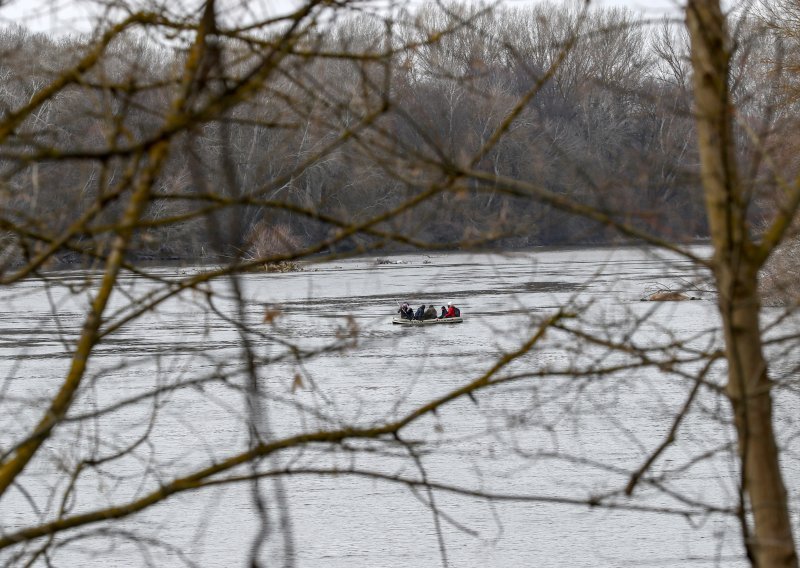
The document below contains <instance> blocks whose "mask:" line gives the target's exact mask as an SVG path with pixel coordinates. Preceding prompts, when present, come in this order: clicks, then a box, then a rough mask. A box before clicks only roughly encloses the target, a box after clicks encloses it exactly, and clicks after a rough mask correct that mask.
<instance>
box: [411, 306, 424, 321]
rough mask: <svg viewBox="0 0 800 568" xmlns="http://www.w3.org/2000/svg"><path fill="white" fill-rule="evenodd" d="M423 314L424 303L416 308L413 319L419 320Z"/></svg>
mask: <svg viewBox="0 0 800 568" xmlns="http://www.w3.org/2000/svg"><path fill="white" fill-rule="evenodd" d="M424 314H425V304H422V305H421V306H420V307H418V308H417V311H416V312H415V313H414V319H415V320H421V319H422V316H423V315H424Z"/></svg>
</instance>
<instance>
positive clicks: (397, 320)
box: [392, 317, 464, 326]
mask: <svg viewBox="0 0 800 568" xmlns="http://www.w3.org/2000/svg"><path fill="white" fill-rule="evenodd" d="M463 321H464V319H463V318H460V317H459V318H442V319H430V320H407V319H402V318H392V323H393V324H395V325H411V326H415V325H416V326H424V325H445V324H452V323H463Z"/></svg>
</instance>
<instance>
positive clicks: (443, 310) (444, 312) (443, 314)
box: [438, 306, 447, 319]
mask: <svg viewBox="0 0 800 568" xmlns="http://www.w3.org/2000/svg"><path fill="white" fill-rule="evenodd" d="M446 315H447V308H445V307H444V306H442V313H441V314H439V318H438V319H442V318H443V317H445V316H446Z"/></svg>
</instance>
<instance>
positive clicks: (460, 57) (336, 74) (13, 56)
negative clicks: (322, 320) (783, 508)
mask: <svg viewBox="0 0 800 568" xmlns="http://www.w3.org/2000/svg"><path fill="white" fill-rule="evenodd" d="M392 16H393V17H392V18H391V20H390V19H389V18H388V17H387V15H386V14H348V15H347V16H346V17H340V18H333V19H332V20H331V21H328V22H324V23H322V24H319V25H318V27H317V28H316V29H313V30H309V32H308V34H307V35H306V36H304V38H303V42H302V43H303V45H301V46H298V49H297V52H296V53H292V54H288V55H287V56H286V57H285V58H282V60H281V61H280V62H278V63H276V65H277V67H276V72H277V75H278V76H277V77H276V78H275V79H274V80H272V81H271V82H270V84H269V85H268V86H262V87H259V88H257V89H254V90H253V91H252V92H249V93H247V96H246V100H243V101H242V104H240V105H238V106H237V107H236V108H232V109H230V110H229V111H227V112H226V113H224V115H223V116H215V117H213V118H212V119H209V120H206V121H203V122H202V124H201V125H199V126H198V127H197V128H196V129H195V132H194V133H195V134H197V136H194V137H193V139H192V141H191V142H188V138H186V143H182V144H178V145H176V146H175V147H173V149H172V150H171V152H170V155H169V157H168V159H167V161H166V164H165V165H164V167H163V169H162V171H161V172H160V174H159V179H158V188H157V192H156V195H155V196H154V197H155V199H153V201H152V202H151V203H150V204H149V205H148V211H147V219H148V220H149V222H150V226H149V227H146V228H141V229H139V230H138V231H137V237H136V238H137V240H138V243H139V245H138V247H137V254H139V255H140V256H141V257H144V258H147V257H152V258H157V259H168V258H195V259H196V258H204V257H207V256H209V255H210V254H211V253H210V251H211V250H212V249H213V248H214V247H213V246H212V245H211V244H210V240H212V239H213V238H222V240H224V241H225V244H224V247H227V248H230V249H231V250H230V251H228V253H229V254H234V252H233V251H238V254H244V255H245V256H248V255H249V256H258V255H259V254H262V253H264V252H265V251H270V252H280V251H283V250H287V249H289V248H292V247H294V246H298V245H302V246H306V245H309V244H311V243H315V242H318V241H319V240H320V239H322V238H325V237H326V236H327V235H329V234H330V232H331V230H332V226H331V224H330V223H329V222H327V219H328V218H336V219H339V220H340V221H343V222H358V221H359V219H365V218H368V217H370V216H372V215H374V214H375V212H376V211H389V210H390V209H391V208H392V207H394V206H397V205H398V204H399V203H402V202H404V201H405V200H407V199H408V198H409V197H410V196H413V195H415V194H419V193H420V192H421V191H423V190H424V188H427V187H429V186H430V184H432V183H437V176H441V175H442V171H441V169H440V168H439V166H438V164H435V165H433V166H432V167H426V165H425V163H424V160H418V159H416V158H417V157H419V156H421V155H426V154H430V153H435V154H436V155H437V157H438V158H439V159H440V160H444V161H446V162H449V163H452V164H459V163H460V161H463V160H464V159H465V157H466V156H473V155H475V154H476V152H478V151H479V150H480V148H481V146H482V145H484V144H486V143H487V137H488V136H489V135H490V133H491V132H492V131H494V130H495V129H496V128H497V127H498V126H499V125H500V123H501V122H502V121H503V120H504V118H505V117H506V116H507V115H508V113H509V112H510V111H511V110H512V109H513V108H514V105H516V104H518V103H519V100H520V97H522V96H524V95H525V94H526V93H528V92H529V91H531V89H532V88H534V90H535V91H536V92H535V97H530V101H529V102H528V103H527V104H526V105H525V106H524V108H523V109H522V110H521V112H519V113H517V114H516V116H515V119H514V121H513V124H512V125H510V128H509V129H508V132H507V135H506V136H504V137H503V139H502V140H501V141H499V143H497V144H494V145H493V146H492V147H491V148H490V149H489V150H488V151H487V152H485V153H484V154H482V155H481V156H480V159H479V160H478V161H477V163H476V164H474V166H475V167H476V168H477V169H480V170H481V171H484V172H486V173H487V174H498V175H502V176H505V177H508V178H511V179H516V180H523V181H526V182H532V183H535V184H539V185H541V186H543V187H545V188H547V190H548V191H551V192H553V193H554V194H556V195H563V196H565V197H568V198H571V199H577V200H580V201H582V202H585V203H586V204H588V205H591V206H593V207H597V208H599V209H601V210H603V211H606V212H608V213H609V214H611V215H615V216H618V217H620V219H621V220H624V221H626V222H629V223H631V224H632V225H634V226H637V227H640V228H642V229H645V230H647V231H649V232H652V233H653V234H657V235H659V236H661V237H663V238H664V239H669V240H675V241H687V240H692V239H696V238H704V237H707V236H708V228H707V223H706V220H705V212H704V209H703V201H702V196H701V194H700V192H699V191H698V190H697V184H698V176H697V174H698V168H697V163H698V156H697V150H696V146H695V143H694V125H693V121H692V117H691V103H690V98H689V97H690V93H689V91H690V89H689V85H688V80H689V74H688V71H687V53H688V51H687V50H688V43H687V39H686V37H685V33H681V32H680V31H679V30H678V29H676V28H675V26H674V25H672V24H670V23H669V22H666V21H665V22H663V23H660V24H658V25H655V26H644V25H641V24H640V23H637V21H636V18H635V17H634V15H633V14H632V13H630V12H627V11H625V10H623V9H618V8H608V9H595V10H591V11H588V12H585V11H582V10H580V9H579V8H578V7H575V6H570V5H564V4H542V5H533V6H518V7H507V8H502V9H500V8H496V9H486V8H482V7H480V6H479V5H459V4H450V5H445V6H432V7H424V8H420V9H419V10H417V11H413V12H408V11H404V10H400V11H399V12H398V13H396V14H392ZM751 20H753V18H752V17H750V19H749V20H747V18H745V17H743V18H742V22H741V26H742V27H743V28H745V27H748V26H749V29H750V30H751V31H750V32H748V33H750V35H751V36H752V37H753V38H759V39H760V43H758V45H752V46H749V47H748V49H747V54H746V56H742V58H741V61H739V62H738V63H739V68H737V69H736V71H735V72H736V74H737V77H736V84H737V88H736V90H735V93H734V95H735V96H737V97H739V98H741V100H742V101H743V103H744V104H743V107H742V108H745V109H746V112H747V116H746V118H747V119H748V120H754V121H757V120H759V119H760V117H762V116H763V114H764V113H765V112H767V105H768V104H770V103H771V101H763V100H757V99H756V98H754V97H752V96H751V93H750V89H751V88H752V86H753V85H757V84H758V83H759V81H760V80H762V78H763V76H764V75H765V74H766V73H767V72H768V70H769V63H768V61H769V56H770V55H772V53H771V52H773V51H774V50H775V47H774V46H773V45H770V44H769V42H766V41H765V40H764V39H763V37H764V36H763V34H756V33H753V32H754V31H755V29H756V28H757V25H756V22H755V21H754V20H753V21H751ZM389 22H390V23H391V25H390V24H389ZM743 33H744V32H743ZM279 34H280V30H277V29H268V30H266V31H262V33H261V34H260V35H252V36H246V37H245V36H243V35H241V34H240V35H238V36H237V37H227V38H221V39H220V42H222V43H224V44H225V47H226V49H225V54H224V55H223V56H222V57H224V59H225V62H224V65H225V69H226V71H225V73H226V74H229V75H230V76H218V77H216V78H209V81H216V83H217V85H216V86H215V88H219V89H224V88H225V85H224V84H225V82H226V81H231V80H235V79H236V77H237V76H239V77H241V76H243V75H246V74H247V73H248V72H249V70H250V68H251V66H252V63H253V60H254V58H256V57H257V55H254V54H257V53H258V52H259V50H265V49H268V48H269V46H270V45H272V43H273V42H274V41H275V38H276V37H277V36H278V35H279ZM432 38H435V41H432ZM94 39H95V38H87V37H65V38H59V37H48V36H46V35H42V34H36V33H32V32H29V31H27V30H25V29H24V28H19V27H18V28H6V29H4V30H3V31H2V33H1V34H0V53H2V54H3V57H2V59H1V60H0V61H1V62H0V76H2V77H4V80H3V81H2V87H0V109H5V110H4V111H3V112H5V113H7V112H9V111H10V110H11V109H17V108H20V107H22V106H24V105H25V104H26V103H27V102H28V101H30V100H31V98H32V97H33V96H34V95H35V94H36V93H37V91H38V90H39V89H41V88H42V86H43V85H46V84H47V83H48V82H50V81H51V80H52V78H53V77H54V76H57V75H58V74H59V73H61V72H62V71H64V70H65V69H68V68H70V66H71V65H73V64H74V63H75V62H76V61H79V60H80V59H81V58H85V57H87V55H89V56H90V55H91V53H90V52H91V50H92V49H93V46H94V43H93V40H94ZM181 41H182V40H181V38H180V37H178V38H173V39H171V40H159V39H158V38H153V37H152V36H148V35H147V34H144V33H141V32H139V31H134V30H131V31H129V32H128V31H126V32H124V33H120V34H117V35H114V37H113V38H112V39H110V40H109V44H108V46H106V47H105V48H104V53H103V57H102V58H99V60H98V61H97V62H96V64H95V65H93V66H92V67H91V69H87V72H86V73H85V74H84V75H82V76H81V77H79V78H77V79H75V80H74V81H72V82H71V84H70V85H68V86H67V87H66V88H64V89H63V90H61V91H60V92H59V93H58V95H57V96H55V97H53V98H52V99H50V100H48V101H47V103H46V104H45V105H42V106H41V107H40V108H37V110H36V112H35V113H32V114H31V115H30V116H28V117H26V118H25V120H24V122H23V124H21V125H20V127H19V129H18V132H17V138H16V140H14V141H13V143H11V144H6V145H5V146H4V148H3V149H2V153H0V173H2V179H3V180H4V182H3V186H2V189H3V193H4V201H5V206H6V208H7V209H8V210H9V211H12V212H13V215H14V218H15V220H16V222H18V223H19V224H21V225H22V226H25V227H27V228H28V229H29V230H31V231H34V232H37V231H43V232H45V233H48V232H51V231H52V232H54V233H57V232H58V231H61V230H63V229H64V228H65V227H66V226H67V225H68V223H69V222H70V219H71V218H72V217H73V216H74V215H76V214H80V212H83V211H86V210H87V208H89V207H91V204H92V203H93V202H95V201H96V200H97V199H98V191H99V190H98V188H100V187H102V185H103V183H105V181H104V180H102V179H101V177H103V176H106V177H110V179H114V178H120V177H122V176H125V170H124V163H123V161H122V160H118V159H117V158H116V157H115V156H113V155H112V156H109V157H107V159H106V160H105V163H103V164H101V163H100V160H93V159H92V158H93V155H94V156H97V155H99V154H100V153H103V152H104V151H105V150H106V149H107V148H109V147H112V148H116V149H117V150H116V152H117V154H119V155H120V156H121V155H123V154H124V153H125V152H130V151H132V150H131V148H132V147H134V146H136V144H137V141H140V140H142V139H146V138H147V137H148V136H149V135H151V134H152V133H154V132H157V131H158V129H159V127H160V126H161V122H162V118H163V116H164V115H165V114H166V113H167V112H168V111H169V105H170V96H169V95H170V87H171V86H172V85H174V83H175V81H176V80H177V79H176V77H175V72H176V69H179V68H180V65H181V62H182V61H183V60H184V59H185V57H186V49H185V46H183V45H182V44H181ZM745 41H749V40H747V37H745ZM754 43H755V42H754ZM567 48H568V49H567ZM320 49H322V50H324V51H325V56H324V57H319V58H316V59H315V60H314V61H313V62H309V61H307V60H306V59H304V57H303V54H302V52H303V50H320ZM354 54H361V55H360V56H359V57H352V55H354ZM365 54H366V55H368V56H365ZM537 85H540V86H539V88H536V86H537ZM384 107H385V108H384ZM376 110H380V112H379V113H378V114H379V115H376V116H374V117H372V118H370V117H369V116H368V115H369V113H375V112H376ZM784 112H787V109H786V108H785V107H784ZM365 119H367V120H369V121H370V123H371V126H370V131H369V132H368V133H362V134H360V135H358V136H348V137H346V138H347V139H344V140H339V138H340V137H341V135H342V133H343V132H346V131H347V129H349V128H351V127H353V126H354V125H356V124H358V123H359V121H363V120H365ZM739 135H740V136H741V137H742V138H743V139H746V138H747V133H746V132H741V133H740V134H739ZM333 140H336V144H335V148H328V147H327V145H328V144H329V143H330V142H331V141H333ZM223 149H224V152H223V151H222V150H223ZM112 154H113V152H112ZM223 154H224V159H222V158H221V157H222V155H223ZM299 164H303V165H304V167H303V168H302V171H299V172H297V171H295V170H297V167H298V165H299ZM470 183H471V184H473V185H476V184H477V183H478V182H476V181H474V180H473V181H472V182H470ZM489 185H491V184H489ZM221 187H227V188H229V190H230V191H233V192H234V193H236V194H237V196H236V198H237V199H238V198H244V197H247V196H248V195H249V196H252V197H253V199H252V200H251V201H252V202H251V203H242V204H241V206H240V207H238V208H237V209H236V211H235V212H233V213H230V212H229V213H227V214H226V215H225V218H224V219H222V218H221V219H219V220H218V222H219V223H221V224H222V226H223V227H224V228H225V231H224V235H222V234H221V233H219V232H218V231H214V230H212V229H210V228H209V227H208V225H207V223H205V222H203V221H202V220H201V219H200V215H198V212H200V211H203V210H205V208H207V207H209V206H213V201H214V199H216V198H218V197H220V196H219V195H217V196H216V197H215V198H214V199H212V198H210V197H209V195H210V194H212V193H216V188H221ZM265 187H269V190H268V191H266V192H264V191H262V190H263V188H265ZM471 189H472V188H470V187H467V188H464V191H463V192H458V191H455V192H452V193H450V194H443V195H439V196H436V197H435V198H434V199H432V200H430V201H427V202H426V203H425V205H424V207H422V206H421V207H415V208H411V209H410V210H408V211H406V212H404V213H403V214H402V215H400V216H397V217H396V218H395V219H394V220H393V223H394V226H393V229H398V230H400V231H401V232H403V233H406V234H411V233H413V234H414V235H415V238H416V239H418V240H420V241H424V242H426V243H428V244H430V245H432V246H441V247H448V246H455V245H456V244H457V243H463V242H465V241H469V240H470V237H471V236H476V235H481V241H482V244H483V245H490V246H495V247H501V248H512V247H526V246H532V245H559V244H567V243H602V242H608V241H609V240H611V239H613V238H614V234H613V232H609V231H608V230H606V229H603V228H602V227H598V226H597V225H596V224H594V223H592V222H588V221H586V220H584V219H579V218H575V217H574V216H572V215H569V214H565V213H563V212H561V211H559V210H558V209H553V208H552V207H550V206H547V205H542V204H541V203H537V202H534V201H531V200H529V199H519V198H517V197H514V196H510V195H508V194H506V193H503V192H500V191H492V188H491V187H484V188H483V190H482V191H481V192H480V193H478V194H476V193H473V192H472V191H471ZM762 190H763V188H761V190H759V191H758V192H756V194H757V195H755V197H758V198H762V199H763V198H765V197H766V196H768V195H769V192H765V191H762ZM256 195H258V198H256V197H255V196H256ZM228 197H234V196H228ZM265 197H266V199H264V198H265ZM759 204H760V205H759V207H761V202H759ZM283 205H289V206H290V207H289V208H287V207H284V206H283ZM292 208H300V209H303V210H304V212H298V211H295V212H292V211H290V209H292ZM761 210H762V209H761V208H758V210H756V211H754V212H753V214H754V216H755V217H756V218H757V217H758V215H759V214H760V212H761ZM312 211H313V214H309V212H312ZM118 213H119V212H118V211H117V210H116V209H115V207H114V205H113V204H111V207H109V208H107V209H106V210H105V212H104V213H103V214H102V215H100V216H99V217H98V218H97V219H96V229H97V233H98V234H99V233H102V232H103V231H102V224H103V222H104V220H107V219H111V218H114V216H115V215H117V214H118ZM45 219H46V223H44V222H43V221H42V220H45ZM167 220H168V221H167ZM8 238H11V237H10V236H9V237H8ZM371 239H372V240H374V237H365V236H363V235H354V236H353V238H351V239H348V240H347V241H343V242H339V243H337V244H336V247H338V248H340V249H353V248H356V247H359V246H366V245H367V244H368V242H370V240H371ZM80 242H81V243H82V244H81V247H85V248H86V249H93V248H97V247H102V245H101V244H99V243H98V241H97V239H96V235H95V234H92V233H91V231H90V232H89V233H88V234H83V235H81V241H80ZM394 246H400V247H403V246H408V245H407V244H405V245H404V244H403V243H394ZM26 247H27V245H26V243H25V242H24V241H17V242H15V243H14V247H13V248H14V256H15V259H14V262H19V258H21V257H24V256H25V255H29V254H31V253H30V251H27V250H26ZM80 256H81V255H80V251H63V252H62V253H61V254H60V255H59V259H60V260H62V261H70V260H75V259H77V258H79V257H80Z"/></svg>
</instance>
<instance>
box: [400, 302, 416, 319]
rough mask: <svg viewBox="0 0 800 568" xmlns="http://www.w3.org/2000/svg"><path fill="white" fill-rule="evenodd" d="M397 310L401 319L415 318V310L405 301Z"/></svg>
mask: <svg viewBox="0 0 800 568" xmlns="http://www.w3.org/2000/svg"><path fill="white" fill-rule="evenodd" d="M397 311H398V312H400V318H401V319H407V320H410V319H414V310H413V309H412V308H411V306H409V305H408V304H407V303H406V302H403V303H402V304H401V305H400V309H399V310H397Z"/></svg>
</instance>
